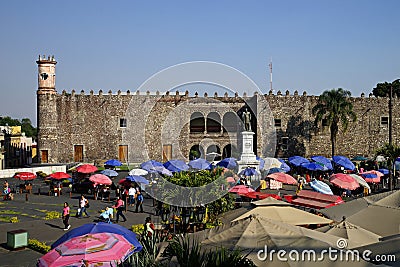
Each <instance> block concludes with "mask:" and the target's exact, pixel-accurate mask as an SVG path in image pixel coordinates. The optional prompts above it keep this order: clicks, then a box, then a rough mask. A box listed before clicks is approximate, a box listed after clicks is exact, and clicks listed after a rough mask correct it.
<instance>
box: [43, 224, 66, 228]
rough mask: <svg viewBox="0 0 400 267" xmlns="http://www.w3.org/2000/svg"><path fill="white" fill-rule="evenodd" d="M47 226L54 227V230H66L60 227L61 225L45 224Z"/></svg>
mask: <svg viewBox="0 0 400 267" xmlns="http://www.w3.org/2000/svg"><path fill="white" fill-rule="evenodd" d="M45 224H46V225H48V226H50V227H53V228H57V229H64V228H63V227H61V226H59V225H55V224H51V223H45Z"/></svg>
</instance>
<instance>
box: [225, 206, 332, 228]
mask: <svg viewBox="0 0 400 267" xmlns="http://www.w3.org/2000/svg"><path fill="white" fill-rule="evenodd" d="M251 215H259V216H262V217H266V218H269V219H273V220H275V221H279V222H284V223H288V224H292V225H309V224H330V223H332V222H333V221H332V220H330V219H326V218H324V217H321V216H317V215H314V214H311V213H309V212H306V211H303V210H300V209H297V208H294V207H290V206H258V207H256V208H254V209H252V210H250V211H248V212H247V213H245V214H243V215H241V216H239V217H238V218H236V219H234V220H233V221H232V222H236V221H238V220H241V219H244V218H246V217H249V216H251Z"/></svg>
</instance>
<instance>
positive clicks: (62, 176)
mask: <svg viewBox="0 0 400 267" xmlns="http://www.w3.org/2000/svg"><path fill="white" fill-rule="evenodd" d="M49 177H50V178H53V179H56V180H62V179H68V178H71V175H69V174H68V173H66V172H55V173H52V174H50V175H49Z"/></svg>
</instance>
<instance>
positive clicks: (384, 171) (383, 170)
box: [378, 169, 389, 175]
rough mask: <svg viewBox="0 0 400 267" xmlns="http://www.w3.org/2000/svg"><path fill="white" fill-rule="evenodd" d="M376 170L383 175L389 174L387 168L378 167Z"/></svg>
mask: <svg viewBox="0 0 400 267" xmlns="http://www.w3.org/2000/svg"><path fill="white" fill-rule="evenodd" d="M378 172H381V173H383V174H384V175H387V174H389V170H388V169H379V170H378Z"/></svg>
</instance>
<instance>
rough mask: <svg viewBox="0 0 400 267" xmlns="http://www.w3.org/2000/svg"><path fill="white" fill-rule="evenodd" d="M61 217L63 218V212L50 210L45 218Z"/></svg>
mask: <svg viewBox="0 0 400 267" xmlns="http://www.w3.org/2000/svg"><path fill="white" fill-rule="evenodd" d="M60 218H61V212H58V211H49V212H47V213H46V217H45V218H44V219H45V220H53V219H60Z"/></svg>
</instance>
